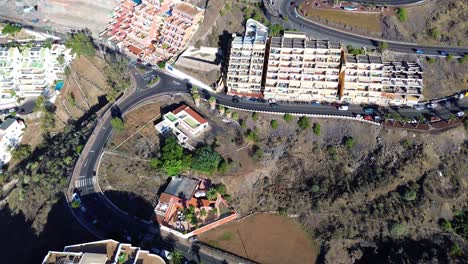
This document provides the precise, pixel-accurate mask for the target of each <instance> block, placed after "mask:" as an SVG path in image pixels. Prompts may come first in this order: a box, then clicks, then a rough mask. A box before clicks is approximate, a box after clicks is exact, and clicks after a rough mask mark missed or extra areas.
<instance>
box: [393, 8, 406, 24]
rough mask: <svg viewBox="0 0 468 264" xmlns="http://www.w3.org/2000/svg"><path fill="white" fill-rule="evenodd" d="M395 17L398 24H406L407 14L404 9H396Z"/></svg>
mask: <svg viewBox="0 0 468 264" xmlns="http://www.w3.org/2000/svg"><path fill="white" fill-rule="evenodd" d="M396 16H397V18H398V20H399V21H400V22H406V21H407V20H408V12H407V11H406V8H404V7H399V8H397V9H396Z"/></svg>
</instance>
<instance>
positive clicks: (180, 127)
mask: <svg viewBox="0 0 468 264" xmlns="http://www.w3.org/2000/svg"><path fill="white" fill-rule="evenodd" d="M207 128H208V120H206V119H205V118H203V117H202V116H201V115H200V114H198V113H197V112H195V111H194V110H193V109H192V108H190V107H189V106H187V105H181V106H179V107H178V108H177V109H175V110H174V111H172V112H168V113H166V114H165V115H164V116H163V120H162V121H161V122H159V123H158V124H156V126H155V129H156V131H158V132H159V133H161V134H166V133H167V132H169V131H171V132H172V133H173V134H174V136H176V137H177V140H178V141H179V142H180V143H181V144H182V145H183V146H185V143H186V142H187V140H189V139H190V138H193V137H196V136H198V135H200V134H201V133H203V131H205V130H206V129H207Z"/></svg>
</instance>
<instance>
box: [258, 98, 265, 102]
mask: <svg viewBox="0 0 468 264" xmlns="http://www.w3.org/2000/svg"><path fill="white" fill-rule="evenodd" d="M257 102H259V103H266V100H265V99H263V98H258V99H257Z"/></svg>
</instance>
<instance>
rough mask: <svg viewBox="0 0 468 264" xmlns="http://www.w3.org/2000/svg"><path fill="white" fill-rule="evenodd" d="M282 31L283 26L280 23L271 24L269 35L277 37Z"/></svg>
mask: <svg viewBox="0 0 468 264" xmlns="http://www.w3.org/2000/svg"><path fill="white" fill-rule="evenodd" d="M283 32H284V28H283V26H282V25H280V24H273V25H272V26H271V27H270V35H271V36H272V37H279V36H280V35H281V34H282V33H283Z"/></svg>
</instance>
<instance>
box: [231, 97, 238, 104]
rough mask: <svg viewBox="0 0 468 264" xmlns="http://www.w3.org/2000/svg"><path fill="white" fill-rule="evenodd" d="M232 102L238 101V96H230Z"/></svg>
mask: <svg viewBox="0 0 468 264" xmlns="http://www.w3.org/2000/svg"><path fill="white" fill-rule="evenodd" d="M231 101H232V102H233V103H239V97H238V96H234V97H232V100H231Z"/></svg>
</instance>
